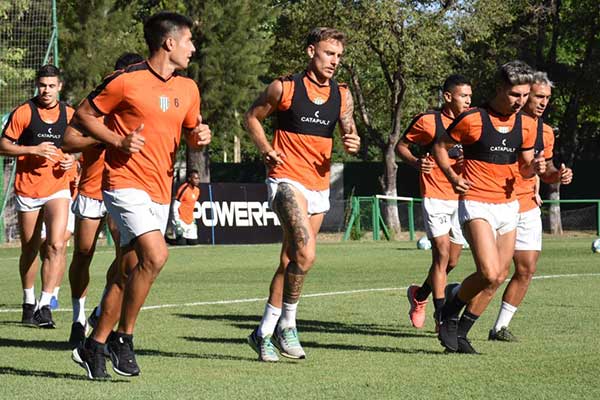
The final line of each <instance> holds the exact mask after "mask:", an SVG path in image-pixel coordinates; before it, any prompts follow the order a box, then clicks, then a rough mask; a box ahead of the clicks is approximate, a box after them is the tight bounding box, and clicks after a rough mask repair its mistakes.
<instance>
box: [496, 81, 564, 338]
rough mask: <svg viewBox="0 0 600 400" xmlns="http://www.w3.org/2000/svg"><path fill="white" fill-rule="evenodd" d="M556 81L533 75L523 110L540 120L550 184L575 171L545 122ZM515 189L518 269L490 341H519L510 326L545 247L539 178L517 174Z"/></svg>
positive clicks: (540, 147) (539, 139)
mask: <svg viewBox="0 0 600 400" xmlns="http://www.w3.org/2000/svg"><path fill="white" fill-rule="evenodd" d="M553 87H554V84H553V83H552V81H551V80H550V79H549V78H548V75H547V74H546V73H545V72H541V71H538V72H536V73H535V74H534V75H533V84H532V85H531V92H530V93H529V99H528V100H527V103H526V104H525V106H524V107H523V112H524V113H525V114H527V115H529V116H530V117H532V118H533V119H535V120H536V122H537V131H536V133H537V135H536V141H535V152H536V153H539V154H543V155H544V158H545V159H546V172H545V173H544V174H542V175H540V178H541V179H542V180H543V181H544V182H546V183H558V182H560V183H561V184H563V185H567V184H569V183H571V180H572V179H573V171H572V170H571V169H570V168H567V167H565V165H564V164H562V165H561V166H560V168H559V169H557V168H556V167H555V166H554V163H553V162H552V153H553V149H554V132H553V131H552V128H551V127H550V126H548V125H546V124H545V123H544V120H543V118H542V116H543V115H544V111H545V110H546V107H547V106H548V103H549V102H550V96H552V88H553ZM517 178H518V179H517V183H516V185H515V190H516V192H517V197H518V199H519V222H518V225H517V238H516V244H515V254H514V256H513V262H514V263H515V272H514V274H513V276H512V277H511V279H510V282H508V286H507V287H506V289H505V290H504V294H503V296H502V305H501V307H500V312H499V314H498V318H497V319H496V323H495V324H494V326H493V327H492V329H491V330H490V333H489V336H488V339H489V340H500V341H505V342H513V341H516V340H517V338H516V337H515V336H514V335H513V334H512V333H511V332H510V330H509V329H508V325H509V323H510V321H511V319H512V317H513V315H514V314H515V312H516V311H517V307H519V305H520V304H521V302H522V301H523V299H524V298H525V295H526V294H527V289H528V288H529V284H530V283H531V279H532V278H533V274H535V271H536V268H537V265H536V264H537V260H538V258H539V256H540V252H541V250H542V220H541V212H540V207H539V206H540V205H541V202H540V199H539V195H538V188H539V184H538V180H537V179H536V178H535V177H534V178H530V179H523V178H521V177H520V176H517Z"/></svg>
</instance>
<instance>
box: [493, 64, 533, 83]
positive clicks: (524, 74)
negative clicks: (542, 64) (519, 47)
mask: <svg viewBox="0 0 600 400" xmlns="http://www.w3.org/2000/svg"><path fill="white" fill-rule="evenodd" d="M533 74H534V73H533V69H531V67H530V66H529V65H527V63H525V62H523V61H519V60H515V61H510V62H507V63H506V64H504V65H503V66H501V67H500V68H499V69H498V72H497V73H496V83H497V84H499V85H504V86H516V85H526V84H532V83H533Z"/></svg>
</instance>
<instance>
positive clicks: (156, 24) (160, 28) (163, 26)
mask: <svg viewBox="0 0 600 400" xmlns="http://www.w3.org/2000/svg"><path fill="white" fill-rule="evenodd" d="M193 26H194V22H193V21H192V20H191V19H190V18H188V17H186V16H185V15H181V14H178V13H175V12H170V11H161V12H159V13H157V14H154V15H152V16H151V17H150V18H148V20H147V21H146V23H145V24H144V39H145V40H146V44H147V45H148V49H149V50H150V54H154V53H155V52H157V51H158V50H159V49H160V48H161V46H162V45H163V43H164V41H165V38H166V36H167V35H169V34H170V33H172V32H174V31H178V30H180V29H181V28H189V29H192V27H193Z"/></svg>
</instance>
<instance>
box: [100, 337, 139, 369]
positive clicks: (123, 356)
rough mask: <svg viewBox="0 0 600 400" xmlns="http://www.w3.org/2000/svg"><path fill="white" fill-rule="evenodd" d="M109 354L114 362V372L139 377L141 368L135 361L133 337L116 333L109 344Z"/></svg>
mask: <svg viewBox="0 0 600 400" xmlns="http://www.w3.org/2000/svg"><path fill="white" fill-rule="evenodd" d="M107 343H108V345H107V349H108V353H109V354H110V360H111V361H112V366H113V370H114V371H115V372H116V373H117V374H119V375H123V376H137V375H139V374H140V368H139V367H138V365H137V362H136V361H135V353H134V352H133V336H132V335H127V334H123V333H118V332H117V333H115V334H114V335H113V337H112V338H110V340H109V341H108V342H107Z"/></svg>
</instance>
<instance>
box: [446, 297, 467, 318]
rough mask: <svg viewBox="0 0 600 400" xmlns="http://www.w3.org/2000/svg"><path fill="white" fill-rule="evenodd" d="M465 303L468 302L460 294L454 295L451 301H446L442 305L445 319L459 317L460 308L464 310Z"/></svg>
mask: <svg viewBox="0 0 600 400" xmlns="http://www.w3.org/2000/svg"><path fill="white" fill-rule="evenodd" d="M465 304H467V303H466V302H464V301H462V300H461V299H460V298H459V297H458V295H457V296H454V298H452V300H450V301H449V302H446V303H445V304H444V306H443V307H442V318H443V319H449V318H458V314H459V313H460V310H462V308H463V307H464V306H465Z"/></svg>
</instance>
